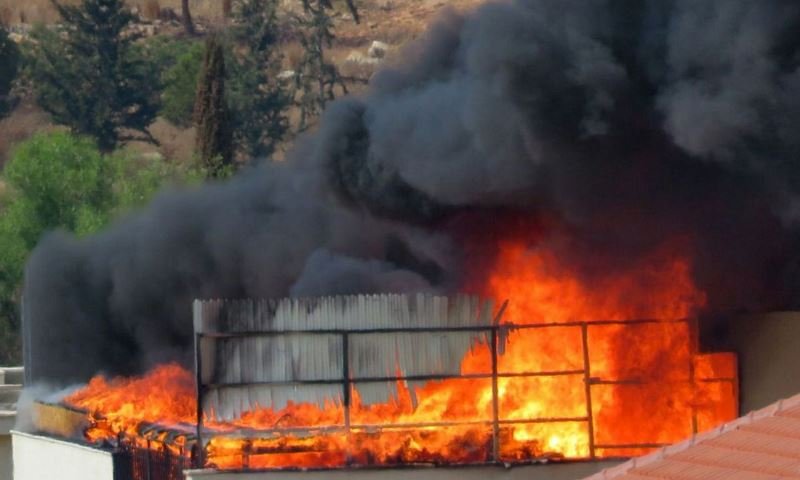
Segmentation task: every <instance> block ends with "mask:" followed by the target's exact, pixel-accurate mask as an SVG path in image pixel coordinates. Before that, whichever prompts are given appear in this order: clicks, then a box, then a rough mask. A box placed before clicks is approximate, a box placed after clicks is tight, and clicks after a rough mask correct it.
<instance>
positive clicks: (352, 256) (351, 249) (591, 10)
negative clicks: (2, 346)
mask: <svg viewBox="0 0 800 480" xmlns="http://www.w3.org/2000/svg"><path fill="white" fill-rule="evenodd" d="M798 25H800V4H798V3H797V2H796V1H794V0H786V1H781V0H764V1H759V2H745V1H741V2H739V1H730V0H716V1H712V0H709V1H703V2H697V1H695V0H651V1H639V0H635V1H634V0H597V1H590V0H580V1H578V0H575V1H565V0H516V1H508V2H503V3H491V4H486V5H484V6H481V7H479V8H477V9H476V10H475V11H474V12H471V13H469V14H465V15H462V14H458V13H455V12H452V11H447V12H445V13H444V14H443V15H441V17H440V18H439V19H438V20H437V21H436V22H435V24H434V25H433V26H432V27H431V28H430V29H429V31H428V32H427V33H426V34H425V35H424V36H423V37H422V38H421V39H419V40H418V41H416V42H414V43H413V44H412V45H410V46H409V47H408V48H407V49H406V51H405V52H404V53H403V54H402V55H401V56H400V58H399V59H398V60H396V61H395V62H394V63H392V64H391V65H388V66H385V67H384V68H383V69H382V70H381V71H380V72H378V73H377V74H376V75H375V76H374V78H373V80H372V81H371V85H370V88H369V91H368V92H367V93H365V94H364V95H363V96H360V97H355V98H346V99H343V100H340V101H337V102H336V103H334V104H333V105H332V106H331V107H330V108H329V109H328V111H327V112H326V113H325V115H324V117H323V119H322V122H321V125H320V127H319V129H318V131H317V132H315V133H314V134H313V135H311V136H309V137H307V138H304V139H301V140H300V141H298V145H297V147H296V148H295V149H294V151H293V152H292V153H291V154H290V155H289V159H288V160H287V161H285V162H281V163H265V164H263V165H260V166H258V167H254V168H251V169H249V170H247V171H244V172H242V173H241V174H239V175H238V176H237V177H236V178H234V179H233V180H230V181H228V182H226V183H220V184H211V185H206V186H203V187H201V188H197V189H194V190H185V191H172V192H165V193H163V194H161V195H160V196H159V197H158V198H157V199H156V200H155V201H154V202H153V203H152V205H150V206H149V207H147V208H146V209H144V210H142V211H141V212H138V213H135V214H133V215H131V216H129V217H127V218H123V219H121V220H119V221H118V222H117V223H116V224H115V225H113V226H112V227H111V228H109V229H108V230H107V231H105V232H103V233H101V234H99V235H96V236H93V237H89V238H85V239H75V238H73V237H71V236H69V235H66V234H64V233H59V232H56V233H52V234H50V235H48V236H47V237H46V238H44V239H43V240H42V242H41V244H40V245H39V247H38V248H37V249H36V250H35V252H34V254H33V255H32V258H31V260H30V262H29V264H28V268H27V276H26V288H25V320H24V327H25V329H26V332H27V334H28V335H27V340H26V348H27V350H26V356H27V359H26V360H27V362H28V365H27V366H28V367H29V368H30V371H31V373H32V375H33V376H34V378H35V379H42V380H58V381H60V382H66V381H73V380H85V379H86V378H87V377H88V376H90V375H92V374H95V373H97V372H100V371H103V372H107V373H131V372H138V371H141V370H142V369H145V368H147V367H149V366H152V364H154V363H157V362H160V361H164V360H167V359H178V360H183V361H187V360H188V358H189V357H188V355H187V351H189V350H190V349H189V348H188V347H190V346H191V342H192V326H191V325H192V323H191V300H192V299H194V298H211V297H229V298H230V297H281V296H287V295H299V296H305V295H319V294H334V293H335V294H340V293H359V292H387V291H420V290H429V291H437V292H451V291H457V290H459V289H460V288H462V287H463V286H464V285H465V284H466V283H468V280H469V279H467V278H465V277H466V276H467V273H466V272H469V271H474V268H470V266H471V265H474V264H479V263H481V262H482V261H484V260H485V259H482V258H480V256H481V255H480V252H481V250H480V249H478V250H477V253H476V250H474V249H471V248H468V246H469V245H474V242H469V241H467V239H469V238H483V239H491V238H496V237H498V236H502V235H505V234H506V233H508V232H509V231H513V230H514V227H513V225H519V224H520V222H516V223H514V222H512V221H511V220H509V219H510V218H517V219H519V218H522V219H524V220H523V221H522V222H521V223H522V224H523V225H524V224H525V223H526V222H527V221H528V220H529V219H538V220H537V222H538V223H537V222H534V223H536V224H537V225H547V228H544V229H543V230H544V233H543V234H542V235H541V236H540V238H539V241H541V242H547V243H548V244H550V246H551V248H553V249H555V251H557V252H558V253H559V255H560V256H561V257H562V258H564V259H565V261H567V262H569V263H570V264H571V265H573V266H574V268H575V271H576V272H577V274H580V275H587V276H591V275H602V274H603V272H609V271H613V270H614V269H615V268H619V266H622V265H625V264H626V263H627V262H631V261H635V260H636V259H638V258H641V256H642V255H644V254H645V253H646V252H649V251H652V250H653V249H655V248H657V247H658V246H659V245H660V244H661V243H662V242H663V241H664V240H665V239H679V240H680V241H681V242H684V244H685V245H687V248H686V249H687V254H689V255H691V258H692V261H693V268H694V272H693V273H694V276H695V277H696V278H695V279H696V282H697V283H698V285H699V286H700V288H702V289H704V290H705V291H706V292H707V293H708V297H709V305H708V308H709V309H710V310H713V311H718V312H719V311H721V312H725V311H737V310H758V309H767V308H789V307H792V306H796V305H797V304H798V303H800V302H798V300H800V298H798V293H799V292H800V269H798V259H800V256H798V255H797V253H798V251H800V250H798V247H800V244H798V220H800V195H799V194H800V166H798V165H797V163H798V161H800V29H798V28H797V26H798ZM488 243H491V242H488ZM488 243H487V245H486V247H487V249H486V250H485V251H486V252H487V253H486V254H487V255H489V253H488V252H489V251H490V249H489V246H488Z"/></svg>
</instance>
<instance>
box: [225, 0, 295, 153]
mask: <svg viewBox="0 0 800 480" xmlns="http://www.w3.org/2000/svg"><path fill="white" fill-rule="evenodd" d="M235 16H236V25H237V26H236V27H235V28H233V34H234V36H235V39H236V41H237V43H239V44H240V45H242V46H244V47H245V50H246V52H245V53H244V54H243V55H240V56H238V57H237V59H236V60H237V61H236V63H235V64H234V65H233V66H232V70H233V75H232V78H233V81H232V82H231V86H230V87H231V88H230V92H231V95H230V97H229V98H230V99H231V107H232V117H233V130H234V140H235V143H236V145H237V147H238V148H240V149H241V150H242V151H243V152H244V153H246V154H247V155H248V156H250V157H253V158H264V157H269V156H270V155H272V154H273V153H274V152H275V149H276V147H277V145H278V143H280V141H281V140H282V139H283V138H284V136H285V135H286V132H287V131H288V129H289V120H288V117H287V115H286V112H287V110H288V108H289V106H290V105H291V101H292V99H291V97H290V95H289V93H288V91H287V88H286V86H285V85H284V83H285V82H281V81H280V80H279V77H278V74H279V73H280V67H281V60H282V57H281V55H280V54H279V50H278V41H279V37H278V16H277V2H276V1H275V0H240V1H239V2H237V4H236V10H235Z"/></svg>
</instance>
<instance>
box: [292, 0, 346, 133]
mask: <svg viewBox="0 0 800 480" xmlns="http://www.w3.org/2000/svg"><path fill="white" fill-rule="evenodd" d="M326 5H327V6H329V5H330V4H329V3H327V2H326V1H325V0H304V1H303V11H304V15H303V16H302V17H296V22H297V23H298V26H299V31H300V43H301V44H302V46H303V51H304V55H303V58H302V60H301V62H300V67H299V69H298V72H297V75H296V76H295V79H296V80H295V81H296V88H297V90H299V91H300V98H299V100H298V106H299V108H300V124H299V130H301V131H302V130H305V129H307V128H308V127H309V126H310V124H311V120H312V119H313V118H314V117H316V116H317V115H319V114H320V113H321V112H322V111H323V110H324V109H325V105H327V103H328V102H330V101H331V100H333V99H334V98H335V96H336V95H335V89H336V87H337V86H339V87H340V88H341V89H342V91H343V93H345V94H346V93H347V86H346V85H345V83H344V81H343V79H342V76H341V74H340V73H339V69H338V68H337V67H336V65H335V64H334V63H331V62H330V61H329V60H328V59H327V58H326V57H325V50H326V49H328V48H330V47H331V44H332V43H333V39H334V38H335V37H334V35H333V22H332V20H331V18H330V16H329V15H328V13H327V12H326ZM354 18H356V17H355V16H354Z"/></svg>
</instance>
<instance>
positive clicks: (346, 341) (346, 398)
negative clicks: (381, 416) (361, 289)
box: [342, 332, 352, 465]
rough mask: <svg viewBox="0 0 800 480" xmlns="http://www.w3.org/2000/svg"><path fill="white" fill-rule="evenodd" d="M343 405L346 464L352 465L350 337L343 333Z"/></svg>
mask: <svg viewBox="0 0 800 480" xmlns="http://www.w3.org/2000/svg"><path fill="white" fill-rule="evenodd" d="M342 403H343V406H342V408H343V410H344V428H345V431H346V432H347V453H346V457H347V458H346V460H345V461H346V463H347V464H348V465H350V464H351V463H352V458H351V456H350V449H351V447H352V443H351V432H350V337H349V336H348V335H347V332H342Z"/></svg>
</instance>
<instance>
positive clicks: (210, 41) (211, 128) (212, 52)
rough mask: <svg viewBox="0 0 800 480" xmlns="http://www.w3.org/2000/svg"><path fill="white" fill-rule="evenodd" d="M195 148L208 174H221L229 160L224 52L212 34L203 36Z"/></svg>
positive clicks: (229, 144)
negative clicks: (204, 44)
mask: <svg viewBox="0 0 800 480" xmlns="http://www.w3.org/2000/svg"><path fill="white" fill-rule="evenodd" d="M194 119H195V126H196V128H197V137H196V151H197V153H198V154H199V155H200V159H201V160H202V162H203V164H204V166H205V167H206V170H207V172H208V176H209V177H219V176H222V175H224V173H225V172H226V170H227V169H228V168H229V167H230V165H231V163H232V161H233V153H232V141H231V140H232V139H231V131H230V127H229V125H228V122H229V118H228V108H227V105H226V104H225V52H224V49H223V47H222V44H221V43H220V42H219V40H218V38H217V37H216V35H211V36H209V37H208V38H207V39H206V49H205V53H204V55H203V68H202V70H201V73H200V79H199V81H198V84H197V99H196V101H195V109H194Z"/></svg>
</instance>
